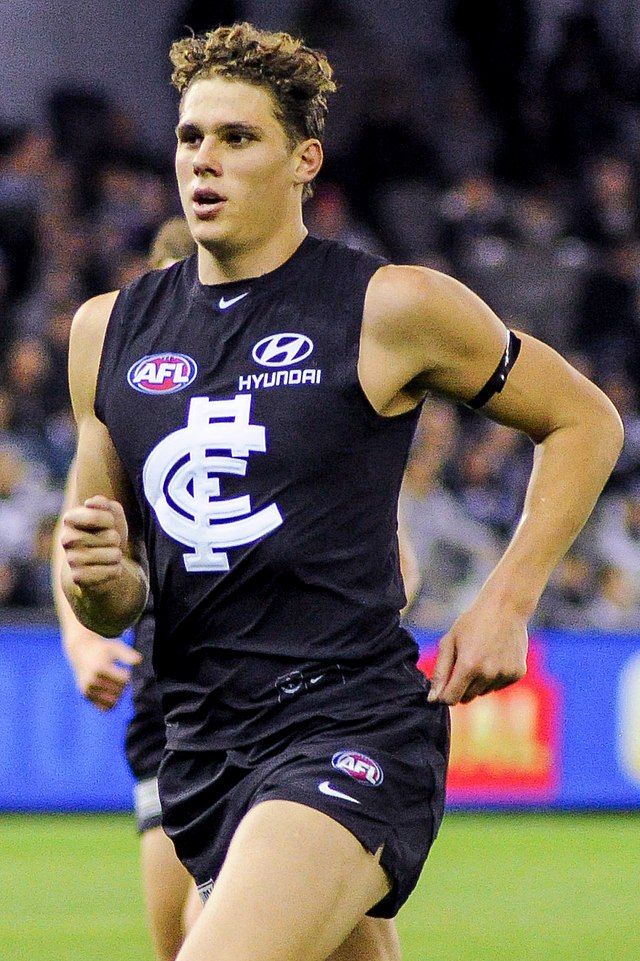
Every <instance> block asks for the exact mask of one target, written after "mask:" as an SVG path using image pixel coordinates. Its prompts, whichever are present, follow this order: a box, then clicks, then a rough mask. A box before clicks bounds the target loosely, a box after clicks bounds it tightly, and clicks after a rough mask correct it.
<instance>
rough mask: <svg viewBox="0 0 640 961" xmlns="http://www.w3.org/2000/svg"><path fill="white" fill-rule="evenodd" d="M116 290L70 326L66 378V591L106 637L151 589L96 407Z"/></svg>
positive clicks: (123, 481) (90, 304)
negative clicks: (69, 452)
mask: <svg viewBox="0 0 640 961" xmlns="http://www.w3.org/2000/svg"><path fill="white" fill-rule="evenodd" d="M116 296H117V295H116V294H115V293H111V294H103V295H101V296H100V297H95V298H93V299H92V300H90V301H87V303H86V304H84V305H83V306H82V307H81V308H80V310H79V311H78V313H77V314H76V317H75V319H74V322H73V327H72V330H71V339H70V344H69V384H70V388H71V399H72V403H73V409H74V414H75V418H76V423H77V428H78V443H77V451H76V475H75V485H74V488H75V489H74V491H73V494H74V496H73V503H72V506H71V507H70V509H69V510H67V511H66V512H65V514H64V516H63V518H62V525H61V543H62V547H63V549H64V553H65V558H64V562H63V564H62V572H61V575H62V586H63V590H64V593H65V595H66V597H67V600H68V601H69V603H70V605H71V607H72V609H73V611H74V613H75V614H76V616H77V617H78V619H79V620H80V621H81V622H82V623H83V624H84V625H85V626H86V627H88V628H90V629H91V630H93V631H95V632H97V633H98V634H100V635H104V636H107V637H116V636H117V635H119V634H121V633H122V631H123V630H124V629H125V628H126V627H128V626H129V625H131V624H132V623H134V622H135V621H136V620H137V619H138V617H139V616H140V614H141V613H142V610H143V608H144V605H145V602H146V597H147V593H148V581H147V577H146V573H145V569H144V566H143V557H144V555H143V551H142V548H141V543H140V536H139V521H138V517H137V513H136V510H135V506H134V499H133V496H132V492H131V489H130V485H129V482H128V479H127V477H126V475H125V472H124V468H123V466H122V464H121V463H120V460H119V458H118V456H117V454H116V451H115V449H114V447H113V443H112V441H111V437H110V436H109V432H108V430H107V428H106V427H105V426H104V424H102V423H101V422H100V421H99V420H98V418H97V417H96V415H95V411H94V400H95V388H96V380H97V373H98V367H99V363H100V355H101V350H102V343H103V340H104V335H105V331H106V326H107V322H108V319H109V315H110V313H111V309H112V307H113V304H114V302H115V299H116Z"/></svg>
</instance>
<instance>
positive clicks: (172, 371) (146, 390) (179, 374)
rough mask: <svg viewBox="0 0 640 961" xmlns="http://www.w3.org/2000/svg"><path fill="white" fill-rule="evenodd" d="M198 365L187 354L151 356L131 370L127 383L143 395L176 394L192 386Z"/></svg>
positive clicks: (144, 358)
mask: <svg viewBox="0 0 640 961" xmlns="http://www.w3.org/2000/svg"><path fill="white" fill-rule="evenodd" d="M197 373H198V365H197V364H196V362H195V360H192V359H191V357H187V355H186V354H150V355H149V356H148V357H143V358H142V359H141V360H137V361H136V362H135V364H134V365H133V367H131V368H130V369H129V373H128V374H127V381H128V382H129V385H130V386H131V387H133V389H134V390H139V391H140V393H141V394H175V393H176V392H177V391H179V390H184V388H185V387H188V386H189V384H192V383H193V382H194V380H195V379H196V374H197Z"/></svg>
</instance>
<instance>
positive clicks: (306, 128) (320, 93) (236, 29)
mask: <svg viewBox="0 0 640 961" xmlns="http://www.w3.org/2000/svg"><path fill="white" fill-rule="evenodd" d="M169 56H170V59H171V63H172V64H173V73H172V75H171V82H172V83H173V85H174V87H175V88H176V89H177V90H178V91H179V92H180V94H181V95H183V94H184V92H185V91H186V90H187V88H188V87H189V86H190V84H191V83H193V82H194V80H199V79H202V78H206V77H211V76H213V75H215V76H220V77H228V78H230V79H234V80H241V81H243V82H244V83H251V84H254V85H255V86H258V87H264V88H266V90H267V91H268V92H269V93H270V94H271V96H272V99H273V102H274V108H275V113H276V116H277V118H278V120H279V121H280V123H281V124H282V126H283V129H284V131H285V133H286V135H287V139H288V141H289V144H290V146H291V147H292V148H293V147H295V146H296V145H297V144H298V143H300V142H301V141H303V140H307V139H310V138H315V139H317V140H319V141H320V142H322V139H323V136H324V125H325V120H326V116H327V100H326V96H327V94H329V93H334V92H335V90H336V85H335V83H334V81H333V69H332V67H331V65H330V63H329V61H328V60H327V58H326V56H325V55H324V54H323V53H322V52H321V51H320V50H314V49H312V48H311V47H307V46H305V44H304V43H303V41H302V40H297V39H296V38H295V37H292V36H290V35H289V34H288V33H281V32H273V33H272V32H269V31H266V30H259V29H258V28H257V27H254V26H253V25H252V24H250V23H235V24H234V25H233V26H231V27H218V29H217V30H211V31H209V32H208V33H204V34H201V35H199V36H193V37H184V38H183V39H181V40H176V41H175V42H174V43H173V44H172V46H171V50H170V54H169ZM308 187H310V185H307V188H308ZM305 190H306V193H307V195H308V194H309V193H310V191H309V190H307V189H306V188H305Z"/></svg>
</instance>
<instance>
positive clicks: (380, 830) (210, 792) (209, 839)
mask: <svg viewBox="0 0 640 961" xmlns="http://www.w3.org/2000/svg"><path fill="white" fill-rule="evenodd" d="M313 700H314V698H313V693H310V694H309V696H308V697H304V698H302V699H301V707H302V706H304V707H305V709H306V712H305V713H304V714H303V713H302V711H301V714H300V722H299V725H298V730H299V731H301V732H304V733H302V734H300V736H297V737H296V736H293V737H291V738H290V739H289V743H287V744H286V745H285V746H282V743H280V744H279V745H278V749H277V750H276V751H274V752H273V753H272V754H271V756H268V753H267V754H266V753H265V752H264V750H263V751H262V752H261V759H260V760H259V761H258V762H257V763H254V762H252V761H251V760H250V757H249V755H250V752H249V751H246V752H243V751H237V750H235V751H228V752H222V751H215V752H200V751H176V750H169V751H167V753H166V754H165V757H164V759H163V762H162V765H161V768H160V774H159V783H160V796H161V799H162V810H163V826H164V829H165V831H166V832H167V834H168V835H169V837H171V839H172V840H173V842H174V844H175V846H176V851H177V853H178V856H179V857H180V859H181V860H182V861H183V863H184V864H185V866H186V867H187V869H188V870H189V871H190V873H191V874H192V875H193V877H194V878H195V880H196V883H197V884H198V887H199V889H200V891H201V894H202V895H203V896H206V895H208V893H209V892H210V890H211V889H212V887H213V883H214V882H215V879H216V877H217V875H218V873H219V871H220V868H221V867H222V863H223V861H224V858H225V855H226V852H227V849H228V847H229V844H230V842H231V839H232V837H233V834H234V833H235V830H236V828H237V827H238V824H239V823H240V821H241V819H242V817H243V816H244V815H245V814H246V812H247V811H249V810H250V809H251V808H252V807H254V806H255V805H257V804H259V803H260V802H262V801H266V800H274V799H278V800H288V801H296V802H298V803H300V804H304V805H307V806H308V807H312V808H315V809H316V810H318V811H322V812H323V813H324V814H327V815H328V816H329V817H331V818H333V819H334V820H335V821H338V822H339V823H340V824H343V825H344V826H345V827H346V828H347V829H348V830H349V831H351V833H352V834H354V835H355V837H357V838H358V840H359V841H360V842H361V843H362V845H363V846H364V847H365V848H366V849H367V850H368V851H370V852H371V853H374V852H376V851H378V849H379V848H380V847H382V856H381V864H382V866H383V867H384V869H385V871H386V872H387V874H388V876H389V878H390V880H391V882H392V889H391V891H390V893H389V894H388V895H387V896H386V897H385V898H384V899H383V900H382V901H381V902H380V903H379V904H377V905H376V906H375V907H374V908H373V909H372V910H371V911H370V912H369V913H370V914H371V915H372V916H374V917H393V916H394V915H395V914H397V912H398V910H399V909H400V907H401V906H402V904H403V903H404V902H405V901H406V899H407V898H408V896H409V894H410V893H411V891H412V890H413V888H414V887H415V885H416V883H417V881H418V878H419V876H420V872H421V870H422V867H423V865H424V862H425V860H426V858H427V855H428V853H429V850H430V848H431V845H432V843H433V841H434V839H435V837H436V834H437V832H438V828H439V826H440V822H441V820H442V815H443V811H444V800H445V777H446V767H447V759H448V746H449V712H448V709H447V708H446V707H444V706H443V705H439V704H429V703H428V702H427V699H426V693H425V692H424V691H422V690H420V691H419V692H417V693H416V692H415V691H412V692H411V693H410V694H407V692H406V691H405V692H403V696H402V697H401V698H399V699H398V701H396V702H391V703H386V704H384V705H380V704H377V705H375V707H373V706H372V704H371V702H370V701H369V702H366V703H362V701H361V702H360V703H359V704H358V703H357V702H355V703H351V705H350V706H351V707H352V711H351V719H344V720H343V721H341V723H340V724H335V723H334V724H332V725H325V727H324V729H323V725H322V724H318V723H316V722H317V717H316V716H315V715H313V714H312V713H311V712H312V711H313ZM347 703H349V702H348V693H347ZM252 757H255V753H253V754H252Z"/></svg>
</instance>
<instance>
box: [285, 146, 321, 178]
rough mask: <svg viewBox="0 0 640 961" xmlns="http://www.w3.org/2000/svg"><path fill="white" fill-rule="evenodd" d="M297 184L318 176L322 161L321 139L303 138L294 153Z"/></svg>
mask: <svg viewBox="0 0 640 961" xmlns="http://www.w3.org/2000/svg"><path fill="white" fill-rule="evenodd" d="M293 159H294V177H295V183H296V184H308V183H311V181H312V180H313V179H314V177H316V176H317V174H318V172H319V170H320V167H321V166H322V161H323V159H324V157H323V153H322V144H321V143H320V141H319V140H303V141H302V143H299V144H298V146H297V147H296V149H295V150H294V154H293Z"/></svg>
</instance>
